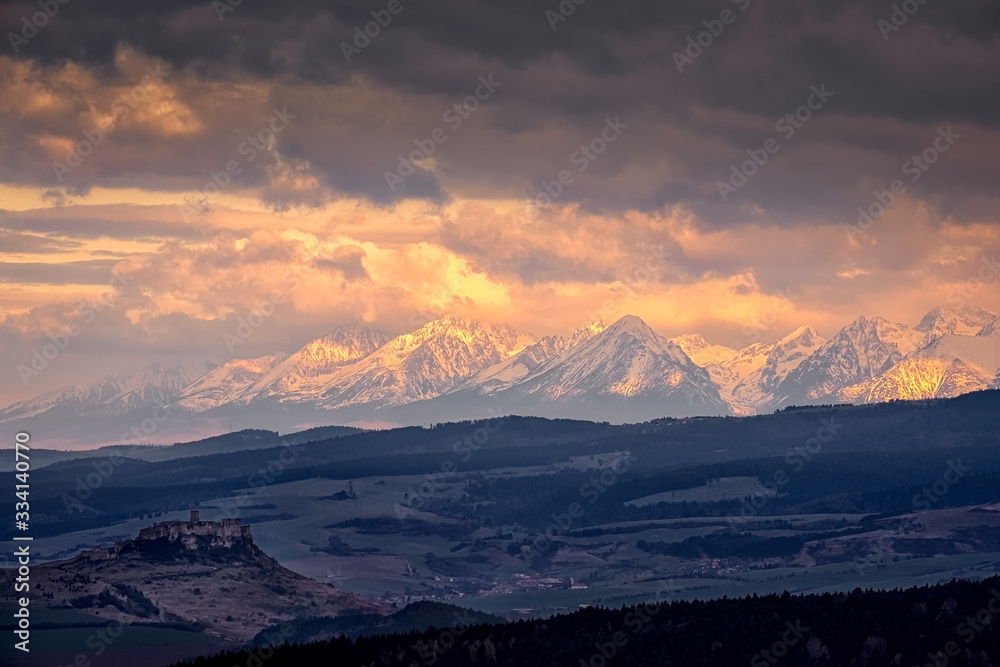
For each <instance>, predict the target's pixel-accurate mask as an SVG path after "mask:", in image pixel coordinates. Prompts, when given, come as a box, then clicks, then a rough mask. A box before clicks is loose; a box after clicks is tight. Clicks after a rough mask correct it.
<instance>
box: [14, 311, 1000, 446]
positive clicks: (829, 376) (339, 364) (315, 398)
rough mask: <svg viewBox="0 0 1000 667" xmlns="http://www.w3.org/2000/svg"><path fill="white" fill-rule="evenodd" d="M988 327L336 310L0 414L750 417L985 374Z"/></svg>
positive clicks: (262, 420)
mask: <svg viewBox="0 0 1000 667" xmlns="http://www.w3.org/2000/svg"><path fill="white" fill-rule="evenodd" d="M998 333H1000V316H998V315H996V314H995V313H992V312H990V311H988V310H985V309H982V308H962V309H957V310H953V309H947V308H935V309H933V310H931V311H930V312H928V313H927V314H926V315H925V316H924V317H923V318H921V320H920V321H919V322H918V323H917V324H916V325H913V326H910V325H907V324H901V323H893V322H890V321H888V320H886V319H884V318H881V317H867V316H860V317H858V318H857V319H855V320H854V321H853V322H851V323H849V324H848V325H846V326H845V327H843V328H842V329H841V330H840V331H838V332H837V333H836V334H835V335H834V336H833V337H831V338H830V339H829V340H827V339H824V338H823V337H822V336H820V335H819V333H818V332H817V331H816V330H815V329H813V328H812V327H811V326H808V325H803V326H800V327H798V328H796V329H795V330H793V331H792V332H790V333H789V334H787V335H785V336H782V337H780V338H778V339H777V340H775V341H773V342H770V343H753V344H751V345H748V346H746V347H744V348H742V349H738V350H737V349H733V348H730V347H726V346H723V345H717V344H713V343H710V342H709V341H708V340H706V339H705V338H704V337H703V336H701V335H700V334H697V333H691V334H686V335H683V336H677V337H675V338H666V337H664V336H662V335H660V334H659V333H657V332H656V331H654V330H653V329H651V328H650V327H649V326H648V325H646V323H645V322H643V320H642V319H641V318H639V317H636V316H634V315H626V316H624V317H622V318H621V319H619V320H617V321H616V322H613V323H611V324H610V325H605V324H604V323H603V322H594V323H592V324H590V325H586V326H584V327H581V328H579V329H577V330H576V331H574V332H572V333H571V334H570V335H569V336H567V337H565V338H564V337H562V336H558V335H556V336H546V337H542V338H536V337H534V336H532V335H530V334H525V333H522V332H518V331H515V330H514V329H512V328H511V327H508V326H506V325H498V324H484V323H481V322H478V321H474V320H467V319H464V318H461V317H455V316H446V317H443V318H441V319H439V320H435V321H432V322H429V323H427V324H425V325H424V326H422V327H420V328H419V329H417V330H416V331H413V332H409V333H404V334H401V335H398V336H393V335H391V334H389V333H387V332H384V331H380V330H376V329H369V328H367V327H364V326H361V325H358V324H350V325H344V326H341V327H338V328H336V329H334V330H333V331H332V332H331V333H330V334H328V335H326V336H323V337H321V338H318V339H316V340H313V341H310V342H308V343H306V344H305V345H303V346H302V347H301V348H299V350H297V351H296V352H295V353H293V354H291V355H285V354H284V353H281V352H277V353H274V354H271V355H266V356H264V357H258V358H255V359H233V360H230V361H228V362H226V363H224V364H221V365H219V366H215V365H214V364H211V363H209V362H205V363H204V364H202V365H201V366H199V367H196V369H198V368H200V370H202V371H203V372H201V373H198V372H197V370H196V371H192V370H191V368H190V367H188V368H184V367H179V366H178V367H167V368H164V367H163V366H160V365H151V366H149V367H147V368H146V369H142V370H140V371H134V372H130V373H123V374H121V375H120V376H115V375H113V374H111V375H107V376H105V377H103V378H101V379H100V380H98V381H97V382H96V383H94V384H93V385H85V386H78V387H71V388H65V389H63V390H56V391H54V392H47V393H46V394H42V395H40V396H38V397H35V398H33V399H27V400H24V401H20V402H18V403H15V404H13V405H11V406H8V407H7V408H4V409H3V410H0V422H19V423H24V422H26V421H32V420H33V421H35V422H36V423H39V422H40V423H47V420H59V421H60V423H61V424H62V425H63V426H64V427H65V428H69V426H68V425H72V426H73V427H74V428H75V426H76V425H77V423H78V420H81V419H96V418H97V417H101V418H104V419H105V421H108V422H111V423H112V424H114V423H115V422H114V419H125V418H126V417H130V416H131V415H133V414H134V413H135V412H137V411H140V410H149V409H159V407H160V406H162V407H163V408H164V409H167V407H166V406H169V407H170V408H174V411H175V412H179V413H180V414H183V415H184V416H185V418H186V420H187V421H191V422H192V423H198V424H202V423H203V424H205V425H206V427H209V426H210V427H212V428H215V429H216V432H218V430H219V428H220V426H221V425H224V424H226V423H229V424H230V428H232V427H233V426H234V425H238V426H239V427H241V428H246V427H256V428H271V426H270V425H269V424H268V420H275V419H277V420H278V422H280V424H281V425H282V427H285V424H287V425H289V426H294V427H296V428H307V427H310V426H316V425H321V424H328V423H341V424H349V425H350V424H354V425H361V426H365V427H367V426H369V425H375V426H376V427H377V426H378V424H382V423H384V424H387V425H393V424H405V423H414V424H416V423H426V422H428V421H441V420H443V419H448V418H468V417H482V416H486V415H487V414H499V413H503V412H508V411H510V410H517V411H520V412H523V413H525V414H536V415H538V416H545V417H559V416H566V417H572V418H594V419H603V420H607V421H622V420H638V421H643V420H646V419H651V418H656V417H686V416H698V415H705V416H707V415H727V414H735V415H749V414H760V413H763V412H768V411H773V410H776V409H780V408H782V407H785V406H789V405H803V404H806V405H807V404H814V403H824V402H827V403H829V402H855V403H871V402H881V401H887V400H895V399H916V398H933V397H947V396H954V395H958V394H961V393H966V392H968V391H974V390H977V389H985V388H991V387H993V388H996V387H998V386H1000V335H998ZM194 375H198V377H192V376H194ZM174 406H176V407H174ZM248 415H249V416H248ZM131 419H132V421H133V422H134V421H135V419H134V417H131ZM253 420H256V421H253ZM178 421H181V420H178ZM80 423H82V422H80ZM108 428H110V426H107V425H105V431H107V429H108ZM223 428H224V427H223ZM275 428H277V426H275ZM81 431H86V429H85V428H84V429H81ZM102 437H104V438H105V439H107V437H108V436H107V435H106V434H105V436H102ZM111 437H112V438H113V436H111ZM100 444H104V443H103V442H102V443H100Z"/></svg>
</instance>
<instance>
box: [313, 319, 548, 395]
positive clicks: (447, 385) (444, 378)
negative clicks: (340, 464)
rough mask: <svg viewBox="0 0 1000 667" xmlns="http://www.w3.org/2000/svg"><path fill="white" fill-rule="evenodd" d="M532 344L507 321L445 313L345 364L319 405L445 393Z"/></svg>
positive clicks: (528, 337)
mask: <svg viewBox="0 0 1000 667" xmlns="http://www.w3.org/2000/svg"><path fill="white" fill-rule="evenodd" d="M533 343H535V339H534V338H532V337H530V336H526V335H524V334H519V333H517V332H516V331H514V330H513V329H511V328H510V327H507V326H499V325H483V324H481V323H479V322H475V321H469V320H465V319H462V318H460V317H444V318H442V319H440V320H436V321H434V322H430V323H429V324H427V325H425V326H423V327H421V328H420V329H418V330H417V331H414V332H413V333H409V334H404V335H402V336H397V337H396V338H394V339H392V340H391V341H389V342H388V343H386V344H385V345H383V346H382V347H380V348H379V349H378V350H376V351H375V352H373V353H372V354H370V355H368V356H367V357H365V358H364V359H362V360H360V361H358V362H357V363H354V364H351V365H350V366H346V367H344V368H343V369H341V371H340V372H339V373H338V374H337V375H336V377H334V378H332V379H331V381H330V383H329V385H328V386H327V388H326V389H325V391H324V392H323V393H322V396H321V398H320V400H319V405H321V406H322V407H324V408H327V409H335V408H344V407H349V406H355V405H362V404H364V405H367V406H369V407H381V406H390V405H399V404H402V403H409V402H412V401H416V400H421V399H426V398H433V397H435V396H440V395H441V394H444V393H447V392H449V391H451V390H453V389H455V388H456V387H458V386H459V385H461V384H462V383H463V382H464V381H465V380H466V378H469V377H472V376H474V375H475V374H476V373H478V372H480V371H482V370H485V369H486V368H489V367H490V366H493V365H495V364H498V363H500V362H502V361H506V360H507V359H509V358H510V357H511V356H513V355H514V354H516V353H518V352H520V351H521V350H523V349H525V348H526V347H528V346H529V345H532V344H533Z"/></svg>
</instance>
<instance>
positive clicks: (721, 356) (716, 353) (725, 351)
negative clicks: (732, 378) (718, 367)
mask: <svg viewBox="0 0 1000 667" xmlns="http://www.w3.org/2000/svg"><path fill="white" fill-rule="evenodd" d="M670 341H671V342H672V343H674V344H675V345H677V346H679V347H680V348H681V349H682V350H684V354H686V355H687V356H688V357H690V358H691V361H693V362H694V363H696V364H698V365H699V366H707V365H709V364H724V363H727V362H730V361H732V360H733V359H735V358H736V357H738V356H739V354H740V353H739V351H737V350H734V349H732V348H731V347H726V346H725V345H713V344H712V343H709V342H708V341H707V340H705V337H704V336H702V335H701V334H698V333H695V334H684V335H683V336H677V337H676V338H671V339H670Z"/></svg>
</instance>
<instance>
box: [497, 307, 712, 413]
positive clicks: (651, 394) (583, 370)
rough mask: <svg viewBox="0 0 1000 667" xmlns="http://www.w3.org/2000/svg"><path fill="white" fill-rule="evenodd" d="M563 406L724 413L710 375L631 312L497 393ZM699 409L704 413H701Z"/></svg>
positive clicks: (502, 395)
mask: <svg viewBox="0 0 1000 667" xmlns="http://www.w3.org/2000/svg"><path fill="white" fill-rule="evenodd" d="M497 397H498V399H500V400H501V401H508V402H509V401H511V400H513V401H516V402H520V401H523V400H525V399H532V400H535V401H538V402H540V403H543V404H545V403H548V404H557V405H558V404H567V403H570V402H573V401H575V400H579V399H582V400H583V401H584V402H585V403H591V404H592V403H594V402H596V401H598V400H600V399H614V401H613V402H614V403H616V404H618V406H619V407H620V403H621V401H622V400H625V399H628V400H629V401H633V402H637V401H642V402H643V403H645V404H648V405H652V406H659V407H660V409H661V410H662V412H661V414H674V413H677V414H681V413H687V414H728V413H729V408H728V406H727V405H726V404H725V403H724V402H723V401H722V399H721V398H720V397H719V391H718V388H717V387H716V386H715V385H714V384H713V383H712V380H711V378H710V377H709V375H708V373H707V372H706V371H705V370H704V369H702V368H700V367H699V366H698V365H696V364H695V363H694V362H693V361H691V359H690V358H689V357H688V356H687V355H686V354H684V350H682V349H681V348H680V346H678V345H676V344H675V343H672V342H670V341H669V340H667V339H666V338H664V337H663V336H660V335H659V334H657V333H656V332H655V331H653V330H652V329H650V328H649V327H648V326H647V325H646V323H645V322H643V321H642V320H641V319H639V318H638V317H635V316H634V315H627V316H625V317H623V318H622V319H620V320H618V321H617V322H615V323H614V324H612V325H611V326H609V327H608V328H607V329H605V330H604V331H602V332H601V333H600V334H598V335H596V336H594V337H593V338H591V339H590V340H589V341H587V342H585V343H582V344H580V345H577V346H575V347H573V348H570V349H569V350H567V351H565V352H562V353H561V354H558V355H556V356H555V357H553V358H551V359H549V360H548V361H546V362H544V363H542V364H540V365H539V367H538V368H537V369H536V370H535V371H534V372H533V373H532V374H531V375H529V376H528V377H526V378H524V379H522V380H520V381H519V382H517V383H516V384H515V385H513V386H511V387H509V388H508V389H506V390H504V391H503V392H499V393H498V395H497ZM702 411H703V412H702Z"/></svg>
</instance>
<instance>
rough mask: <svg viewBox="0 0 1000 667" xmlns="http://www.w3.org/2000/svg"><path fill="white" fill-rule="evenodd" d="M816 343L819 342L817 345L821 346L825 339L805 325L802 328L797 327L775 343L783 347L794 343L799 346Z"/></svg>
mask: <svg viewBox="0 0 1000 667" xmlns="http://www.w3.org/2000/svg"><path fill="white" fill-rule="evenodd" d="M816 341H819V343H820V344H821V345H822V344H823V343H825V342H826V339H824V338H823V337H822V336H820V335H819V333H818V332H817V331H816V330H815V329H813V328H812V327H811V326H809V325H808V324H806V325H804V326H801V327H799V328H798V329H796V330H795V331H793V332H791V333H790V334H788V335H787V336H785V337H784V338H782V339H781V340H779V341H778V342H777V345H779V346H784V345H787V344H788V343H793V342H794V343H798V344H799V345H805V346H811V345H812V344H813V343H814V342H816Z"/></svg>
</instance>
